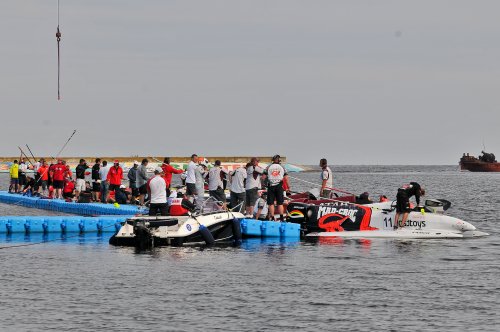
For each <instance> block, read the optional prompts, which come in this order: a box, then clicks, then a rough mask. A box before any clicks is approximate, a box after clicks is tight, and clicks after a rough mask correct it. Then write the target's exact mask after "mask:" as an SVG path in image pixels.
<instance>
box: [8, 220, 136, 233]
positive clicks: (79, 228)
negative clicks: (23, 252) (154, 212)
mask: <svg viewBox="0 0 500 332" xmlns="http://www.w3.org/2000/svg"><path fill="white" fill-rule="evenodd" d="M128 217H130V216H102V217H79V216H50V217H47V216H40V217H39V216H22V217H19V216H3V217H0V233H61V232H63V233H64V232H68V233H69V232H80V233H85V232H116V231H117V230H118V229H120V227H121V223H122V222H123V221H125V219H126V218H128Z"/></svg>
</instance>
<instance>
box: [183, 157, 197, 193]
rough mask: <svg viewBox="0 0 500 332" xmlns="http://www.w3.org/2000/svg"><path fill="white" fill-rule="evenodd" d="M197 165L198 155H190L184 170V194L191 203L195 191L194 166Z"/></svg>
mask: <svg viewBox="0 0 500 332" xmlns="http://www.w3.org/2000/svg"><path fill="white" fill-rule="evenodd" d="M197 167H198V155H196V154H193V155H191V161H190V162H189V164H188V166H187V170H186V196H187V197H188V198H189V200H190V201H191V203H193V202H194V199H195V196H196V194H197V192H196V168H197Z"/></svg>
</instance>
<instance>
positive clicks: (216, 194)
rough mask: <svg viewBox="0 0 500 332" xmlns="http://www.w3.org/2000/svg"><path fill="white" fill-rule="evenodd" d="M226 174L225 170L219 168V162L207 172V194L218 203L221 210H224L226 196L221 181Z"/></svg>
mask: <svg viewBox="0 0 500 332" xmlns="http://www.w3.org/2000/svg"><path fill="white" fill-rule="evenodd" d="M225 174H227V170H225V169H224V168H222V167H221V161H220V160H216V161H215V164H214V167H212V168H211V169H210V171H209V172H208V193H209V195H210V197H213V199H215V200H216V201H217V202H218V203H220V204H222V208H223V209H225V208H226V194H225V193H224V182H223V179H224V177H225Z"/></svg>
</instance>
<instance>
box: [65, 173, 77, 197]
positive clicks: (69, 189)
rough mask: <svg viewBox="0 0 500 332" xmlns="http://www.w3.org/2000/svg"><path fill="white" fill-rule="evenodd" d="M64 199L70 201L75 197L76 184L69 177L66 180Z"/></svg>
mask: <svg viewBox="0 0 500 332" xmlns="http://www.w3.org/2000/svg"><path fill="white" fill-rule="evenodd" d="M63 197H64V198H66V199H70V200H71V199H73V197H75V183H74V182H73V180H71V178H70V177H69V176H68V177H66V180H64V190H63Z"/></svg>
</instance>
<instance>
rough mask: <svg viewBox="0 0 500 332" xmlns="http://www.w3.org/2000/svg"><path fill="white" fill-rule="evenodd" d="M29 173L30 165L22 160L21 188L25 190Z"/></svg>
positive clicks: (20, 168) (20, 165)
mask: <svg viewBox="0 0 500 332" xmlns="http://www.w3.org/2000/svg"><path fill="white" fill-rule="evenodd" d="M27 172H28V165H26V163H25V162H24V158H21V162H20V163H19V187H20V188H23V187H24V185H25V184H26V173H27Z"/></svg>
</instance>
